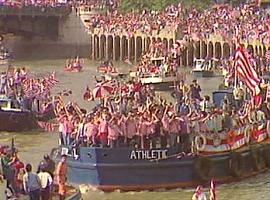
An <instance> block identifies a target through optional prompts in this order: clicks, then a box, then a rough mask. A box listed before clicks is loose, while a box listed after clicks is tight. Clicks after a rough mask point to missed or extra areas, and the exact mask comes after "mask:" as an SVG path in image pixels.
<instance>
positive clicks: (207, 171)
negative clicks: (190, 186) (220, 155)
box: [194, 156, 213, 181]
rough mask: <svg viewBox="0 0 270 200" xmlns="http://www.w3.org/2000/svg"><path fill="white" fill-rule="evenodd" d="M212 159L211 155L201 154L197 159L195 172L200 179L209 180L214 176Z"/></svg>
mask: <svg viewBox="0 0 270 200" xmlns="http://www.w3.org/2000/svg"><path fill="white" fill-rule="evenodd" d="M212 165H213V163H212V160H211V159H210V158H209V157H203V156H200V157H198V158H197V159H196V160H195V163H194V167H195V172H196V174H197V176H198V177H199V179H200V180H202V181H208V180H210V179H211V177H212Z"/></svg>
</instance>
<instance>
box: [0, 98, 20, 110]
mask: <svg viewBox="0 0 270 200" xmlns="http://www.w3.org/2000/svg"><path fill="white" fill-rule="evenodd" d="M0 110H4V111H18V112H19V111H21V109H20V108H18V106H16V103H15V102H14V101H13V100H12V99H10V98H7V97H5V96H0Z"/></svg>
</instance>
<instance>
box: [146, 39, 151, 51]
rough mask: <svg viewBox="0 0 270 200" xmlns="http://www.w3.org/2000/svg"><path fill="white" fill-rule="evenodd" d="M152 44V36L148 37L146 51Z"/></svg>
mask: <svg viewBox="0 0 270 200" xmlns="http://www.w3.org/2000/svg"><path fill="white" fill-rule="evenodd" d="M150 45H151V38H150V37H147V39H146V49H145V51H146V52H147V51H149V48H150Z"/></svg>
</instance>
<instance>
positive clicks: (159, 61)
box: [150, 57, 165, 67]
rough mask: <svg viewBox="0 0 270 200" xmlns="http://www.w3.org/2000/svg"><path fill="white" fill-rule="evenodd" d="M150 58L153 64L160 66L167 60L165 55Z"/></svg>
mask: <svg viewBox="0 0 270 200" xmlns="http://www.w3.org/2000/svg"><path fill="white" fill-rule="evenodd" d="M150 60H151V62H152V64H153V65H155V66H157V67H160V66H161V65H162V64H163V63H164V62H165V57H157V58H151V59H150Z"/></svg>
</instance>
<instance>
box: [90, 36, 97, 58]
mask: <svg viewBox="0 0 270 200" xmlns="http://www.w3.org/2000/svg"><path fill="white" fill-rule="evenodd" d="M91 48H92V50H91V51H92V52H91V59H93V60H95V59H96V57H95V49H96V48H95V35H94V34H93V35H92V38H91Z"/></svg>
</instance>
